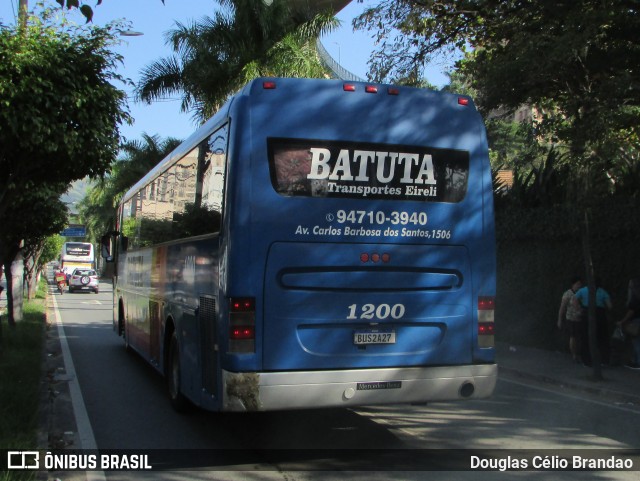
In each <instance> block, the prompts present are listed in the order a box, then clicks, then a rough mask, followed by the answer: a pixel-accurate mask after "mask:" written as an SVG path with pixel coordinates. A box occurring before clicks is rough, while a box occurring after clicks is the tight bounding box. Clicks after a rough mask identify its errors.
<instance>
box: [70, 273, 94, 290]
mask: <svg viewBox="0 0 640 481" xmlns="http://www.w3.org/2000/svg"><path fill="white" fill-rule="evenodd" d="M81 290H87V291H93V292H95V293H96V294H97V293H98V291H99V290H100V283H99V281H98V273H97V272H96V271H94V270H93V269H75V270H74V271H73V272H72V273H71V277H69V292H74V291H81Z"/></svg>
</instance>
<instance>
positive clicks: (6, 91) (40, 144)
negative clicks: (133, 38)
mask: <svg viewBox="0 0 640 481" xmlns="http://www.w3.org/2000/svg"><path fill="white" fill-rule="evenodd" d="M114 28H115V27H114V26H109V27H107V28H97V27H92V28H79V29H78V28H75V29H74V28H69V27H66V26H64V25H63V26H54V25H53V24H52V23H51V22H50V21H49V17H48V16H47V13H46V12H45V13H44V14H43V17H42V18H40V19H38V18H35V17H31V18H30V21H29V24H28V25H27V27H26V28H21V27H13V28H11V27H0V225H2V229H1V230H0V262H2V263H3V264H4V265H5V266H6V265H10V264H11V261H12V260H13V258H14V257H15V255H16V254H17V252H18V250H19V248H20V243H21V242H22V241H25V243H27V244H28V243H30V242H37V241H38V240H39V239H42V238H44V237H46V236H47V235H50V234H52V233H54V232H57V231H59V230H60V229H61V228H62V227H63V226H64V224H65V222H66V208H65V206H64V204H62V202H61V201H60V200H59V198H60V195H61V194H62V193H64V192H65V191H66V190H67V187H68V185H69V184H70V183H71V182H72V181H74V180H77V179H81V178H84V177H85V176H91V177H97V176H101V175H103V174H104V173H105V172H106V171H107V170H108V169H109V167H110V165H111V162H112V160H113V159H114V158H115V156H116V153H117V149H118V141H119V127H120V125H121V124H122V123H123V122H127V121H128V120H129V116H128V113H127V111H126V104H125V98H126V97H125V93H124V92H122V91H120V90H118V89H117V88H116V87H115V86H114V85H113V84H112V81H113V80H116V79H118V80H122V79H121V78H120V77H119V76H118V75H117V74H116V73H115V68H116V66H117V64H118V62H119V61H120V58H119V57H118V56H116V55H115V54H114V53H112V52H111V50H110V46H111V44H112V43H113V42H114V40H115V39H116V38H117V36H116V35H115V33H114Z"/></svg>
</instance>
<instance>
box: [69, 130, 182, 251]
mask: <svg viewBox="0 0 640 481" xmlns="http://www.w3.org/2000/svg"><path fill="white" fill-rule="evenodd" d="M179 144H180V140H178V139H174V138H168V139H165V140H163V141H161V140H160V138H159V137H158V136H157V135H153V136H151V135H148V134H143V136H142V140H139V141H135V140H134V141H128V142H126V143H125V144H123V145H122V147H121V152H122V154H123V156H122V157H121V158H120V159H118V160H117V161H116V162H115V163H114V164H113V165H112V167H111V173H110V174H109V175H108V176H106V177H104V178H103V179H101V180H100V181H98V182H97V183H95V184H94V185H93V186H92V187H91V188H90V189H89V190H88V191H87V193H86V195H85V197H84V199H83V200H82V203H81V207H80V218H81V219H82V220H83V222H84V223H85V225H86V226H87V232H88V235H89V237H90V238H91V239H92V240H94V241H97V240H98V239H100V237H101V236H102V235H103V234H105V233H107V232H109V231H111V230H113V229H114V228H115V219H116V212H117V208H118V204H119V203H120V200H121V199H122V196H123V195H124V194H125V193H126V191H127V190H128V189H129V187H131V186H132V185H133V184H135V183H136V182H137V181H138V180H139V179H141V178H142V177H143V176H144V175H145V174H146V173H147V172H148V171H149V169H151V168H152V167H153V166H154V165H156V164H157V163H158V162H160V160H162V159H163V158H164V157H166V156H167V155H168V154H169V153H170V152H171V151H172V150H173V149H175V148H176V147H177V146H178V145H179Z"/></svg>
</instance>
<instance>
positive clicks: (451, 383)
mask: <svg viewBox="0 0 640 481" xmlns="http://www.w3.org/2000/svg"><path fill="white" fill-rule="evenodd" d="M497 376H498V368H497V365H496V364H474V365H465V366H442V367H425V368H384V369H353V370H344V371H296V372H277V373H232V372H228V371H223V383H224V386H223V389H224V394H223V407H222V409H223V410H224V411H274V410H287V409H310V408H321V407H337V406H340V407H350V406H351V407H352V406H362V405H371V404H396V403H411V402H430V401H448V400H455V399H477V398H485V397H488V396H490V395H491V394H492V393H493V390H494V388H495V385H496V380H497Z"/></svg>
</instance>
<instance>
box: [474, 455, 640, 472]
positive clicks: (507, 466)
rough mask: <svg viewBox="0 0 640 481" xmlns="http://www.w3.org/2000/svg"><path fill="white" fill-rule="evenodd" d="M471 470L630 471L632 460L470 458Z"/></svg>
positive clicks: (605, 457) (606, 457)
mask: <svg viewBox="0 0 640 481" xmlns="http://www.w3.org/2000/svg"><path fill="white" fill-rule="evenodd" d="M470 468H471V469H472V470H476V469H477V470H489V471H511V470H514V471H515V470H528V471H531V470H551V471H553V470H583V469H584V470H603V471H608V470H632V469H634V462H633V460H632V459H629V458H624V457H620V456H615V455H611V456H601V457H600V456H599V457H585V456H580V455H570V456H550V455H547V456H542V455H539V456H527V457H518V456H505V457H485V456H470Z"/></svg>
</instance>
